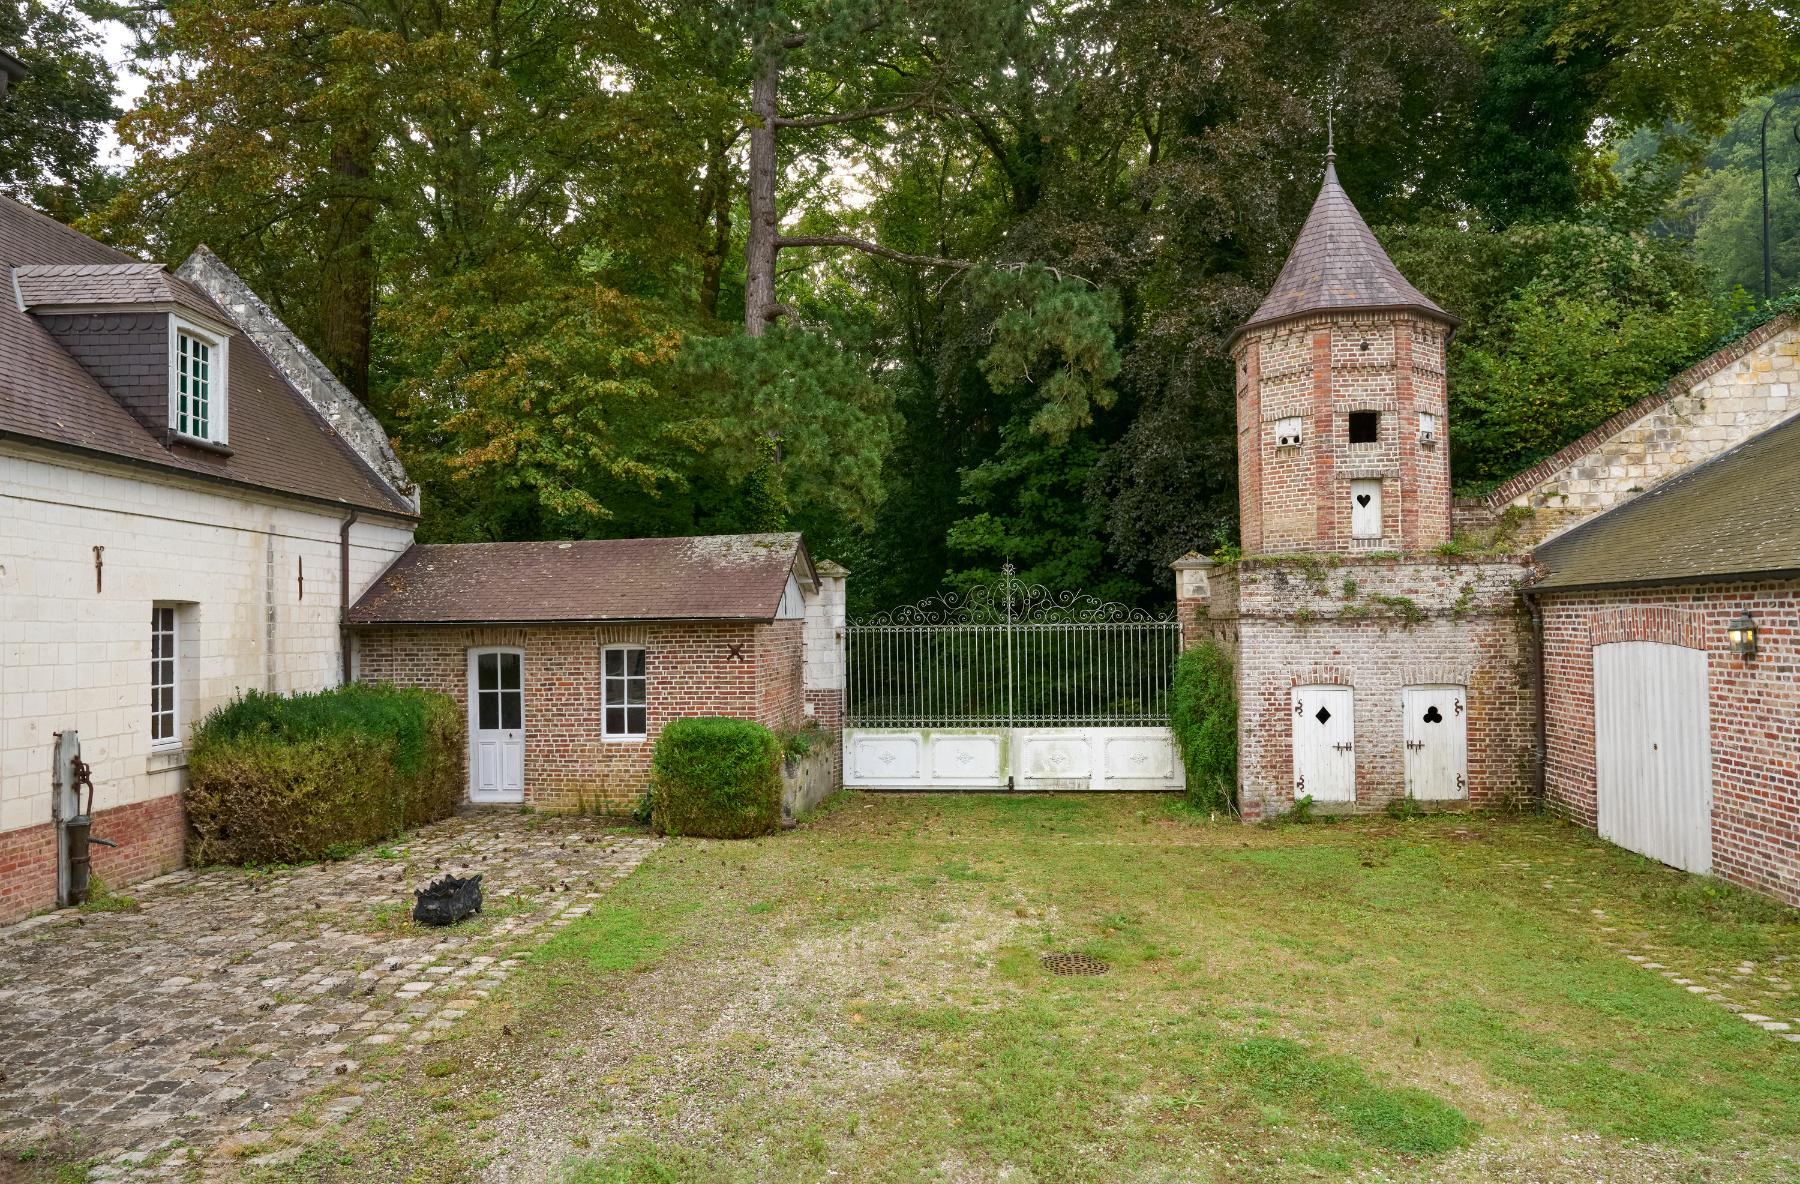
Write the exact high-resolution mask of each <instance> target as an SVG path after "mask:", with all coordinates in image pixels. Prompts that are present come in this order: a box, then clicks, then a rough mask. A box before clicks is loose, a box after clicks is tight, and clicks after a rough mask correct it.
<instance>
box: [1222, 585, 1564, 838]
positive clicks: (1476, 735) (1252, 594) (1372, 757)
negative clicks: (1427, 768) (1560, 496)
mask: <svg viewBox="0 0 1800 1184" xmlns="http://www.w3.org/2000/svg"><path fill="white" fill-rule="evenodd" d="M1525 573H1526V569H1525V567H1524V566H1523V564H1522V562H1521V561H1519V560H1493V561H1487V562H1450V561H1446V560H1442V559H1437V558H1422V557H1413V558H1393V559H1369V558H1353V557H1314V556H1308V557H1305V558H1303V559H1302V558H1296V559H1295V560H1289V561H1282V560H1251V561H1246V562H1243V563H1240V564H1237V565H1234V566H1233V567H1231V568H1226V569H1219V570H1216V571H1215V572H1214V573H1213V576H1212V579H1211V581H1210V583H1211V591H1212V594H1211V596H1210V598H1209V603H1208V613H1207V616H1206V617H1205V619H1204V621H1202V622H1199V623H1198V624H1200V625H1201V626H1202V628H1198V629H1196V631H1195V635H1196V636H1198V635H1200V634H1201V633H1202V632H1204V633H1207V634H1210V635H1212V636H1216V637H1218V638H1219V639H1220V640H1221V641H1223V642H1225V643H1226V644H1227V645H1230V646H1232V648H1233V649H1234V650H1235V652H1236V657H1237V677H1238V698H1239V708H1238V711H1239V715H1238V749H1239V765H1240V787H1239V805H1240V807H1241V808H1242V810H1243V813H1244V817H1245V818H1246V820H1249V821H1255V820H1257V819H1260V818H1263V817H1265V816H1268V815H1270V814H1275V813H1280V812H1282V811H1284V810H1286V809H1288V808H1289V807H1291V806H1292V804H1293V800H1294V788H1293V759H1294V758H1293V745H1292V728H1293V724H1292V721H1291V719H1290V709H1291V708H1290V705H1291V702H1292V689H1293V688H1294V687H1295V686H1302V685H1312V684H1332V685H1343V686H1350V687H1352V688H1354V692H1355V700H1354V703H1355V721H1354V732H1355V735H1354V744H1355V749H1354V751H1355V754H1356V755H1355V761H1356V801H1355V808H1356V809H1357V810H1359V811H1367V810H1376V809H1380V808H1382V807H1384V806H1385V805H1386V804H1387V803H1388V802H1390V801H1393V800H1394V799H1396V798H1399V797H1403V796H1404V795H1405V750H1404V748H1403V735H1402V724H1403V721H1402V718H1401V695H1402V690H1403V688H1405V687H1407V686H1417V685H1424V684H1442V683H1447V684H1454V685H1459V686H1463V687H1466V688H1467V705H1468V712H1469V715H1468V772H1469V800H1470V802H1471V803H1472V804H1474V805H1476V806H1498V805H1502V804H1507V803H1511V802H1514V801H1516V800H1519V799H1520V798H1521V797H1522V795H1524V794H1525V793H1527V792H1528V791H1529V789H1530V787H1531V785H1532V780H1533V757H1534V752H1535V723H1536V716H1535V700H1534V699H1533V696H1532V689H1531V650H1530V643H1531V638H1530V626H1529V619H1528V617H1527V615H1526V614H1525V613H1524V611H1523V607H1522V604H1521V602H1520V600H1519V598H1518V586H1519V584H1520V582H1521V581H1522V580H1523V578H1524V576H1525Z"/></svg>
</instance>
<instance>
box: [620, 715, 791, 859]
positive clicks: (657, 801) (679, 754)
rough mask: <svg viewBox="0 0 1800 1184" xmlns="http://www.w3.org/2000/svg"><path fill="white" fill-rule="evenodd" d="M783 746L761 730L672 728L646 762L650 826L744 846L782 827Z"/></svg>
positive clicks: (730, 722) (703, 723)
mask: <svg viewBox="0 0 1800 1184" xmlns="http://www.w3.org/2000/svg"><path fill="white" fill-rule="evenodd" d="M781 758H782V747H781V742H780V741H779V740H777V739H776V738H775V733H773V732H771V731H770V730H769V729H767V728H765V727H763V726H762V725H761V724H759V723H754V722H752V721H750V720H743V719H724V718H717V717H707V718H698V719H678V720H674V721H671V722H670V724H669V725H668V726H667V727H665V728H664V729H663V730H662V732H661V734H660V735H658V736H657V738H656V748H655V751H654V752H653V753H652V755H651V759H650V783H651V795H652V807H651V820H652V824H653V825H654V826H655V827H656V829H657V830H658V831H660V832H662V833H663V834H670V835H692V836H695V837H698V838H708V839H745V838H750V837H753V836H755V835H766V834H771V833H773V832H774V831H775V830H777V829H778V828H779V827H780V825H781V792H782V783H781Z"/></svg>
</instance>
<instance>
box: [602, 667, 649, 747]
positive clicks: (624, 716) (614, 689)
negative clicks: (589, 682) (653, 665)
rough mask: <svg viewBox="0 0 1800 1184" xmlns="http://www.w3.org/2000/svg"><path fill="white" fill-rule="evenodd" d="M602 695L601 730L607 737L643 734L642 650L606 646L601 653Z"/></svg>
mask: <svg viewBox="0 0 1800 1184" xmlns="http://www.w3.org/2000/svg"><path fill="white" fill-rule="evenodd" d="M601 675H602V678H601V683H602V688H603V690H604V693H605V713H604V717H603V720H602V724H603V729H604V731H605V734H606V735H608V736H642V735H643V734H644V731H645V684H644V651H643V648H642V647H641V646H624V645H620V646H610V647H608V648H607V649H606V650H605V652H604V653H602V654H601Z"/></svg>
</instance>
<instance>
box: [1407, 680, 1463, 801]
mask: <svg viewBox="0 0 1800 1184" xmlns="http://www.w3.org/2000/svg"><path fill="white" fill-rule="evenodd" d="M1400 709H1401V710H1402V711H1403V712H1405V715H1406V724H1405V727H1404V728H1402V729H1401V731H1402V732H1403V733H1404V735H1405V738H1406V792H1407V796H1409V797H1413V798H1417V799H1419V800H1420V801H1423V802H1453V801H1460V800H1462V799H1463V798H1466V797H1468V796H1469V712H1468V696H1467V695H1465V694H1464V693H1463V688H1462V687H1459V686H1448V685H1445V686H1417V687H1407V688H1405V689H1404V690H1402V691H1401V692H1400Z"/></svg>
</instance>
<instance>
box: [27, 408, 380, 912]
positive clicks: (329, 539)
mask: <svg viewBox="0 0 1800 1184" xmlns="http://www.w3.org/2000/svg"><path fill="white" fill-rule="evenodd" d="M340 522H341V516H340V515H339V514H338V513H337V512H335V511H331V510H325V511H321V510H319V509H316V508H309V507H308V506H307V505H306V504H305V503H301V502H297V501H289V500H285V499H282V498H280V496H279V495H275V494H269V495H266V497H265V496H263V495H258V494H254V493H252V492H250V491H245V494H244V496H242V497H238V496H230V495H227V494H224V493H221V492H220V491H219V490H218V489H217V488H216V487H207V486H201V485H198V484H195V483H187V484H184V483H183V482H182V479H181V478H179V477H176V476H172V477H169V478H167V479H164V478H162V477H160V476H153V475H151V474H148V473H146V472H145V471H144V470H142V469H135V468H130V467H127V466H125V465H122V464H111V463H108V462H104V461H98V460H95V461H88V460H86V459H77V458H74V457H71V456H70V455H69V454H67V453H62V452H56V451H52V450H48V449H38V448H34V447H32V446H29V445H24V444H12V443H5V444H0V844H14V845H17V844H25V845H27V846H30V845H32V844H34V843H40V842H41V839H32V838H29V837H26V838H20V837H17V836H15V835H14V834H13V832H18V831H28V830H32V829H37V828H42V829H43V830H45V831H49V825H48V824H49V823H50V821H51V765H52V760H53V756H54V749H55V744H56V739H55V737H56V733H57V732H60V731H63V730H65V729H70V728H72V729H75V730H76V731H78V732H79V733H80V735H81V744H82V756H83V758H84V759H85V760H86V761H87V762H88V763H89V764H90V765H91V766H92V767H93V772H94V785H95V795H94V808H95V812H96V814H97V815H98V816H99V818H100V820H101V821H100V822H99V823H97V824H96V826H95V833H96V834H102V835H104V834H105V833H106V831H105V830H104V829H103V828H104V825H105V822H106V819H107V818H108V817H109V816H110V815H112V814H113V813H114V812H116V811H118V810H120V809H121V808H123V807H129V806H136V805H140V804H146V803H151V802H156V801H160V800H162V799H169V800H174V798H175V795H178V794H179V793H180V792H181V790H182V788H183V786H184V785H185V783H186V753H185V748H184V746H183V745H182V744H175V745H169V746H166V747H159V746H154V745H152V744H151V741H150V686H149V680H150V663H149V660H148V659H149V652H150V612H151V607H152V606H153V605H155V604H170V605H173V606H175V608H176V610H177V618H178V621H179V622H180V629H181V636H180V656H181V669H180V678H179V686H178V692H179V703H178V712H177V720H176V729H177V735H178V736H180V737H181V738H183V740H185V737H186V736H187V733H188V729H189V727H190V726H191V725H192V724H194V723H195V722H197V721H199V720H200V719H202V718H204V716H205V715H206V713H207V712H209V711H210V710H212V709H213V708H214V707H216V706H219V705H220V704H222V703H224V702H226V701H228V700H229V699H231V698H232V697H234V696H236V695H238V694H240V693H241V692H243V691H245V690H249V689H252V688H254V689H257V690H269V691H298V690H316V689H319V688H322V687H328V686H333V685H335V684H336V683H337V681H338V678H339V671H340V669H341V667H340V656H339V654H340V651H339V632H338V611H339V604H338V530H339V525H340ZM351 538H352V546H351V555H350V591H351V595H352V596H353V597H354V596H357V595H360V594H361V592H362V590H363V589H364V588H365V587H367V585H368V584H369V583H370V582H371V581H372V580H373V579H374V578H375V576H376V575H377V574H378V573H379V572H380V571H382V570H383V569H385V568H386V567H387V565H388V564H389V563H391V562H392V561H393V560H394V558H396V557H397V556H398V555H399V554H400V553H401V552H402V551H404V550H405V548H406V547H407V545H408V544H409V543H410V542H411V538H412V531H411V527H410V524H409V523H407V522H406V521H405V520H404V519H398V518H395V519H384V518H375V517H372V516H371V517H368V518H365V520H364V521H362V522H360V523H358V524H357V525H356V526H355V527H354V528H353V530H352V535H351ZM96 547H101V548H104V549H103V550H102V551H101V552H100V570H99V573H98V574H99V579H98V584H96V571H95V550H94V549H95V548H96ZM146 809H147V812H145V813H143V814H142V815H135V814H134V815H130V816H129V817H132V818H137V817H140V816H141V817H147V818H153V819H155V820H156V822H157V824H158V825H162V826H166V827H168V828H169V829H168V832H167V833H166V834H165V833H161V832H158V833H156V834H155V835H154V836H153V837H152V836H151V835H149V834H148V833H146V834H145V840H146V841H150V842H151V845H150V847H149V848H147V849H146V851H145V853H144V854H143V856H142V858H141V859H140V858H139V856H138V854H137V853H136V852H134V851H130V850H122V851H121V852H119V853H112V852H108V853H107V854H105V855H102V856H99V857H98V858H99V860H100V862H99V863H98V864H97V866H99V867H100V868H101V869H102V874H105V872H104V869H105V867H106V866H108V863H109V862H111V863H114V864H115V865H116V867H117V868H118V873H117V874H118V875H119V876H135V875H136V869H138V868H140V867H142V868H147V869H150V870H151V871H156V870H161V869H162V867H163V865H164V864H165V863H166V862H167V859H166V858H165V856H164V853H165V852H166V851H168V850H170V849H171V847H170V844H171V843H173V844H174V845H175V849H178V847H179V840H180V837H181V834H182V828H181V823H180V815H179V810H178V809H177V808H172V807H170V806H169V805H168V804H166V803H165V804H163V805H160V806H156V807H153V808H151V807H147V808H146ZM120 817H121V818H124V817H127V816H125V815H121V816H120ZM132 825H133V833H134V834H135V833H137V831H138V828H137V824H136V823H133V824H132ZM131 841H132V842H133V843H134V844H135V843H136V842H138V841H139V840H138V839H132V840H131ZM34 849H35V848H34ZM48 850H49V852H50V854H49V856H48V861H47V867H48V871H47V875H48V877H49V879H48V880H47V881H45V882H47V883H49V884H50V885H51V888H50V890H49V891H48V892H42V891H34V892H31V893H27V894H26V899H27V900H28V903H26V904H23V905H20V904H16V903H6V902H0V919H3V918H4V917H5V916H6V913H5V912H4V909H7V908H13V909H18V910H22V911H29V910H30V909H35V908H44V907H48V906H50V905H51V904H53V903H54V895H55V894H54V884H55V843H54V840H53V838H52V841H51V843H50V846H49V848H48ZM109 878H111V877H109ZM115 882H116V883H118V884H123V883H125V882H127V881H126V880H124V879H118V880H116V881H115ZM14 899H15V900H16V899H18V898H17V897H16V896H15V897H14ZM14 915H17V914H16V913H15V914H14Z"/></svg>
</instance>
